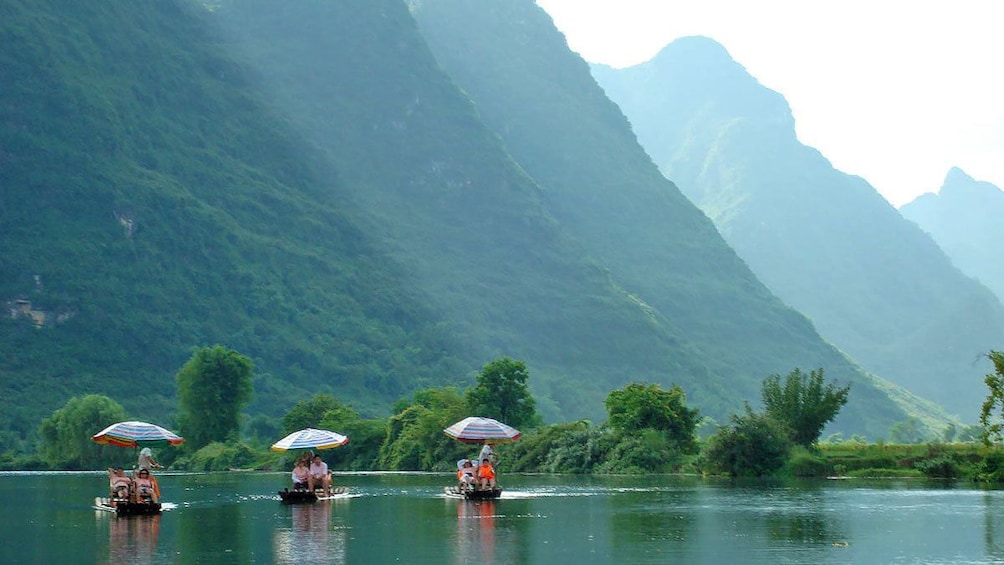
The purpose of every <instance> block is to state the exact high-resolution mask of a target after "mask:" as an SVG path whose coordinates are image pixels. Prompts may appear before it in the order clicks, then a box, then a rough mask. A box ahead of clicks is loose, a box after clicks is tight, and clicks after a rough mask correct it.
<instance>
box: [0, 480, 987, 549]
mask: <svg viewBox="0 0 1004 565" xmlns="http://www.w3.org/2000/svg"><path fill="white" fill-rule="evenodd" d="M159 477H160V485H161V491H162V495H163V500H164V501H165V502H169V503H170V504H168V505H167V506H168V507H169V510H167V511H165V512H164V513H163V514H162V515H160V516H153V517H143V516H138V517H128V518H126V517H123V518H117V517H115V516H114V515H111V514H108V513H104V512H96V511H94V510H93V509H92V508H91V505H92V504H93V501H94V497H95V496H100V495H104V494H106V492H107V477H106V476H105V475H104V474H103V473H102V474H96V473H0V563H15V564H19V563H44V564H53V563H130V564H132V563H140V564H141V563H240V564H244V563H290V564H307V563H360V564H371V563H372V564H381V563H435V564H463V563H479V564H483V565H487V564H501V563H517V564H522V563H526V564H546V565H563V564H566V563H575V564H577V565H589V564H594V563H617V564H629V563H716V564H717V563H723V564H728V563H1004V491H1002V490H986V489H981V488H978V487H975V486H973V485H971V484H969V483H961V484H957V485H954V486H953V485H947V484H944V483H929V482H925V481H904V480H898V481H897V480H883V481H878V480H876V481H867V480H857V479H851V480H840V481H825V480H819V481H785V482H755V483H735V482H730V481H726V480H707V479H701V478H697V477H678V476H651V477H577V476H550V475H507V476H504V477H502V479H503V482H504V485H503V486H504V487H505V492H504V493H503V497H502V498H501V499H499V500H496V501H484V502H472V501H464V500H456V499H451V498H447V497H445V496H444V495H443V486H444V485H447V484H451V479H452V476H450V475H446V474H396V473H395V474H389V473H370V474H365V473H364V474H337V475H336V476H335V483H336V484H337V485H344V486H348V487H349V489H350V490H349V492H350V496H349V497H348V498H344V499H340V500H332V501H326V502H319V503H316V504H313V505H294V506H285V505H283V504H281V503H280V502H279V497H278V495H277V494H276V493H277V491H278V489H280V488H282V487H284V486H286V481H287V480H288V475H287V474H286V473H282V474H279V473H239V472H235V473H213V474H170V473H162V474H160V475H159Z"/></svg>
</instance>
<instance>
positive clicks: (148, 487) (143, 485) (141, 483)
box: [133, 469, 159, 502]
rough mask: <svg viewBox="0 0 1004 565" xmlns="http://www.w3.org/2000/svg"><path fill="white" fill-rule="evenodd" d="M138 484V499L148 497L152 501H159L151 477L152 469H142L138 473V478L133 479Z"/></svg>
mask: <svg viewBox="0 0 1004 565" xmlns="http://www.w3.org/2000/svg"><path fill="white" fill-rule="evenodd" d="M133 482H134V483H135V484H136V499H137V501H140V500H145V499H148V500H149V501H150V502H157V501H158V499H159V495H158V494H157V491H156V489H155V488H154V482H153V480H151V478H150V471H149V470H147V469H140V470H139V473H137V475H136V478H135V479H134V480H133Z"/></svg>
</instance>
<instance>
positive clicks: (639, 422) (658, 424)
mask: <svg viewBox="0 0 1004 565" xmlns="http://www.w3.org/2000/svg"><path fill="white" fill-rule="evenodd" d="M606 407H607V412H608V413H609V414H610V420H609V423H610V426H611V427H612V428H615V429H620V430H623V431H625V432H640V431H642V430H644V429H652V430H658V431H660V432H664V433H665V436H666V437H667V438H668V439H669V440H671V441H673V442H674V443H675V444H676V445H677V446H678V448H679V449H681V450H683V451H685V452H691V451H693V450H694V449H696V446H697V444H696V442H695V441H694V434H695V430H696V429H697V422H698V410H697V409H696V408H693V409H692V408H687V405H686V395H685V394H684V392H683V389H682V388H680V387H679V386H676V385H674V386H672V387H671V388H670V389H669V390H668V391H667V390H663V389H662V387H660V386H659V385H654V384H649V385H644V384H638V383H631V384H629V385H628V386H626V387H624V388H623V389H618V390H614V391H613V392H611V393H610V394H609V395H608V396H607V401H606Z"/></svg>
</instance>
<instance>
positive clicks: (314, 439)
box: [271, 428, 349, 451]
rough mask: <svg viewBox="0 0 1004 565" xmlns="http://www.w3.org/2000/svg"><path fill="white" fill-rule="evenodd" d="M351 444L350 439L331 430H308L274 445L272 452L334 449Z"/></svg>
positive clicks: (292, 434)
mask: <svg viewBox="0 0 1004 565" xmlns="http://www.w3.org/2000/svg"><path fill="white" fill-rule="evenodd" d="M346 443H349V438H348V437H346V436H343V435H342V434H339V433H335V432H332V431H329V430H317V429H314V428H306V429H303V430H300V431H298V432H293V433H291V434H289V435H288V436H286V437H284V438H282V439H280V440H279V441H277V442H275V443H273V444H272V448H271V449H272V451H288V450H290V449H311V448H312V449H332V448H335V447H340V446H342V445H345V444H346Z"/></svg>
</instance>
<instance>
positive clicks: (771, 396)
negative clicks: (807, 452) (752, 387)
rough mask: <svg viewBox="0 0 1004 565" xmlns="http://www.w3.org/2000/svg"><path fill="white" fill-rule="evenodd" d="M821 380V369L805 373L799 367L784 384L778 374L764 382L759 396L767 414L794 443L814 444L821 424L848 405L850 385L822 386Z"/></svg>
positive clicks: (827, 421) (824, 423)
mask: <svg viewBox="0 0 1004 565" xmlns="http://www.w3.org/2000/svg"><path fill="white" fill-rule="evenodd" d="M823 381H824V377H823V369H818V370H815V371H811V372H810V373H809V374H808V375H805V374H803V373H802V371H801V370H800V369H798V368H795V369H794V370H793V371H791V372H790V373H788V376H787V377H786V378H785V381H784V386H782V385H781V376H780V375H778V374H773V375H770V376H769V377H767V378H766V379H764V381H763V385H762V388H761V396H762V398H763V403H764V407H765V409H766V413H767V415H768V416H770V417H771V418H773V419H774V420H776V421H778V422H780V423H782V424H783V425H785V426H786V427H787V428H788V432H789V434H790V437H791V441H792V442H794V443H795V444H797V445H802V446H805V447H809V446H811V445H812V444H814V443H816V441H818V440H819V436H820V434H822V432H823V427H824V426H826V424H827V423H829V422H831V421H832V420H833V419H834V418H835V417H836V416H837V413H838V412H840V409H841V407H843V406H844V404H847V395H848V393H849V392H850V388H851V387H850V385H848V386H845V387H843V388H838V387H837V386H836V385H835V384H833V383H827V384H826V386H823Z"/></svg>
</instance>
